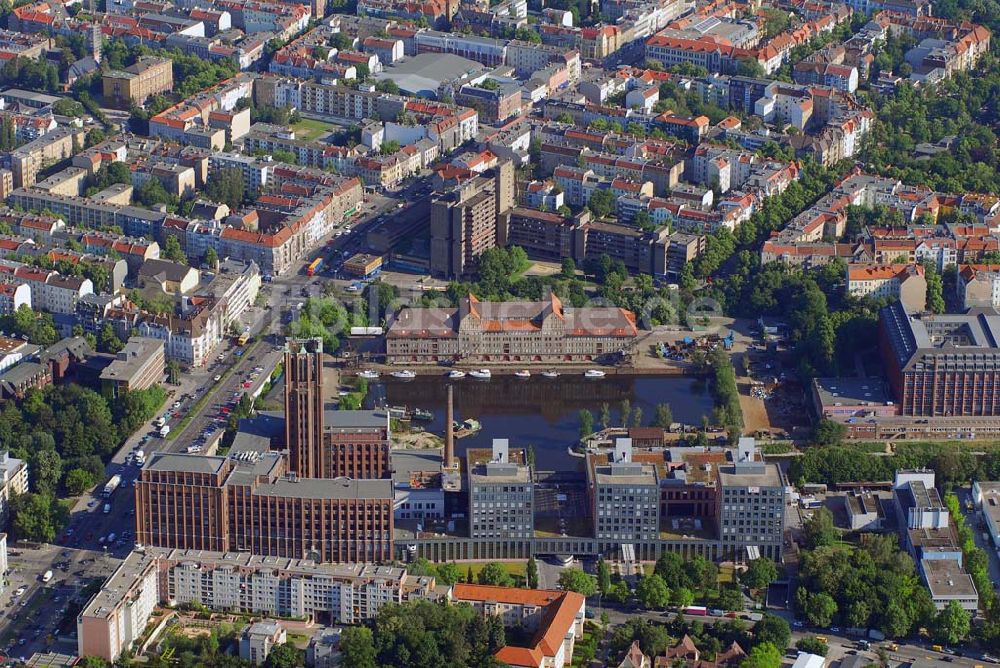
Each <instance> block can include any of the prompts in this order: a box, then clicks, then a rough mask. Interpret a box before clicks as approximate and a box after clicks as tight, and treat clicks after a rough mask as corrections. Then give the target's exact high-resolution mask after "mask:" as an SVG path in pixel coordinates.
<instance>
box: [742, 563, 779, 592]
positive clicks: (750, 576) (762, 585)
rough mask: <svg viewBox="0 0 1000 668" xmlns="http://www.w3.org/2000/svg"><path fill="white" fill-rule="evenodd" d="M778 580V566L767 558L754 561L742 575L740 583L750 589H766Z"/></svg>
mask: <svg viewBox="0 0 1000 668" xmlns="http://www.w3.org/2000/svg"><path fill="white" fill-rule="evenodd" d="M777 579H778V566H777V565H776V564H775V563H774V562H773V561H771V560H770V559H768V558H767V557H759V558H757V559H752V560H751V561H750V563H749V564H747V569H746V570H745V571H743V573H742V574H741V575H740V582H742V583H743V584H744V585H746V586H747V587H749V588H750V589H766V588H767V586H768V585H770V584H771V583H772V582H774V581H775V580H777Z"/></svg>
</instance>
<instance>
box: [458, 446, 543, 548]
mask: <svg viewBox="0 0 1000 668" xmlns="http://www.w3.org/2000/svg"><path fill="white" fill-rule="evenodd" d="M525 457H526V455H525V451H524V450H523V449H517V450H514V451H511V450H510V446H509V443H508V442H507V439H505V438H495V439H493V448H492V450H485V449H469V451H468V452H467V453H466V469H467V471H468V484H469V531H470V535H471V536H472V538H486V537H489V538H494V539H496V540H500V541H503V540H509V539H512V538H522V539H523V538H532V537H533V536H534V535H535V504H534V487H535V483H534V480H533V478H532V472H531V468H530V467H529V466H528V464H527V461H526V459H525Z"/></svg>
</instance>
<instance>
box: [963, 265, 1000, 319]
mask: <svg viewBox="0 0 1000 668" xmlns="http://www.w3.org/2000/svg"><path fill="white" fill-rule="evenodd" d="M955 289H956V292H957V293H958V298H959V300H960V301H961V304H962V308H966V309H968V308H998V307H1000V266H996V265H984V264H966V265H963V266H962V267H961V268H960V269H959V272H958V280H957V281H956V284H955Z"/></svg>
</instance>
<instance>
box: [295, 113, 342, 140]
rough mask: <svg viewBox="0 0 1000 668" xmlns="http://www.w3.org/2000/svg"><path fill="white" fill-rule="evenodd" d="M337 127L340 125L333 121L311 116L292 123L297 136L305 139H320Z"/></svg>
mask: <svg viewBox="0 0 1000 668" xmlns="http://www.w3.org/2000/svg"><path fill="white" fill-rule="evenodd" d="M337 128H338V126H337V125H334V124H333V123H324V122H323V121H316V120H313V119H311V118H303V119H302V120H300V121H299V122H298V123H296V124H294V125H292V129H293V130H295V138H296V139H302V140H304V141H312V140H314V139H318V138H319V137H321V136H322V135H324V134H326V133H327V132H333V131H335V130H337Z"/></svg>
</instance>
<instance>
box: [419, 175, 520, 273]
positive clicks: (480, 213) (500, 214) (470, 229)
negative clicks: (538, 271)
mask: <svg viewBox="0 0 1000 668" xmlns="http://www.w3.org/2000/svg"><path fill="white" fill-rule="evenodd" d="M514 203H515V196H514V165H513V163H511V162H510V161H503V162H500V163H498V165H497V166H496V168H494V169H493V170H492V171H491V172H490V173H484V174H483V175H482V176H479V177H476V178H474V179H471V180H469V181H467V182H466V183H463V184H461V185H459V186H458V187H456V188H454V189H452V190H451V191H450V192H448V193H446V194H444V195H440V196H437V197H435V198H434V200H433V201H432V202H431V220H430V232H431V241H430V246H431V247H430V251H431V259H430V260H431V262H430V263H431V272H432V273H434V274H436V275H439V276H445V277H448V278H457V277H461V276H466V275H469V274H470V273H471V272H472V271H474V269H475V268H476V266H477V265H478V263H479V258H480V256H482V254H483V253H485V252H486V251H487V250H489V249H490V248H494V247H496V246H498V245H502V243H503V239H502V236H501V234H502V232H501V230H502V229H503V227H505V224H504V222H503V220H504V219H505V218H506V216H507V215H508V212H509V211H510V209H511V208H513V206H514ZM498 228H499V229H498Z"/></svg>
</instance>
